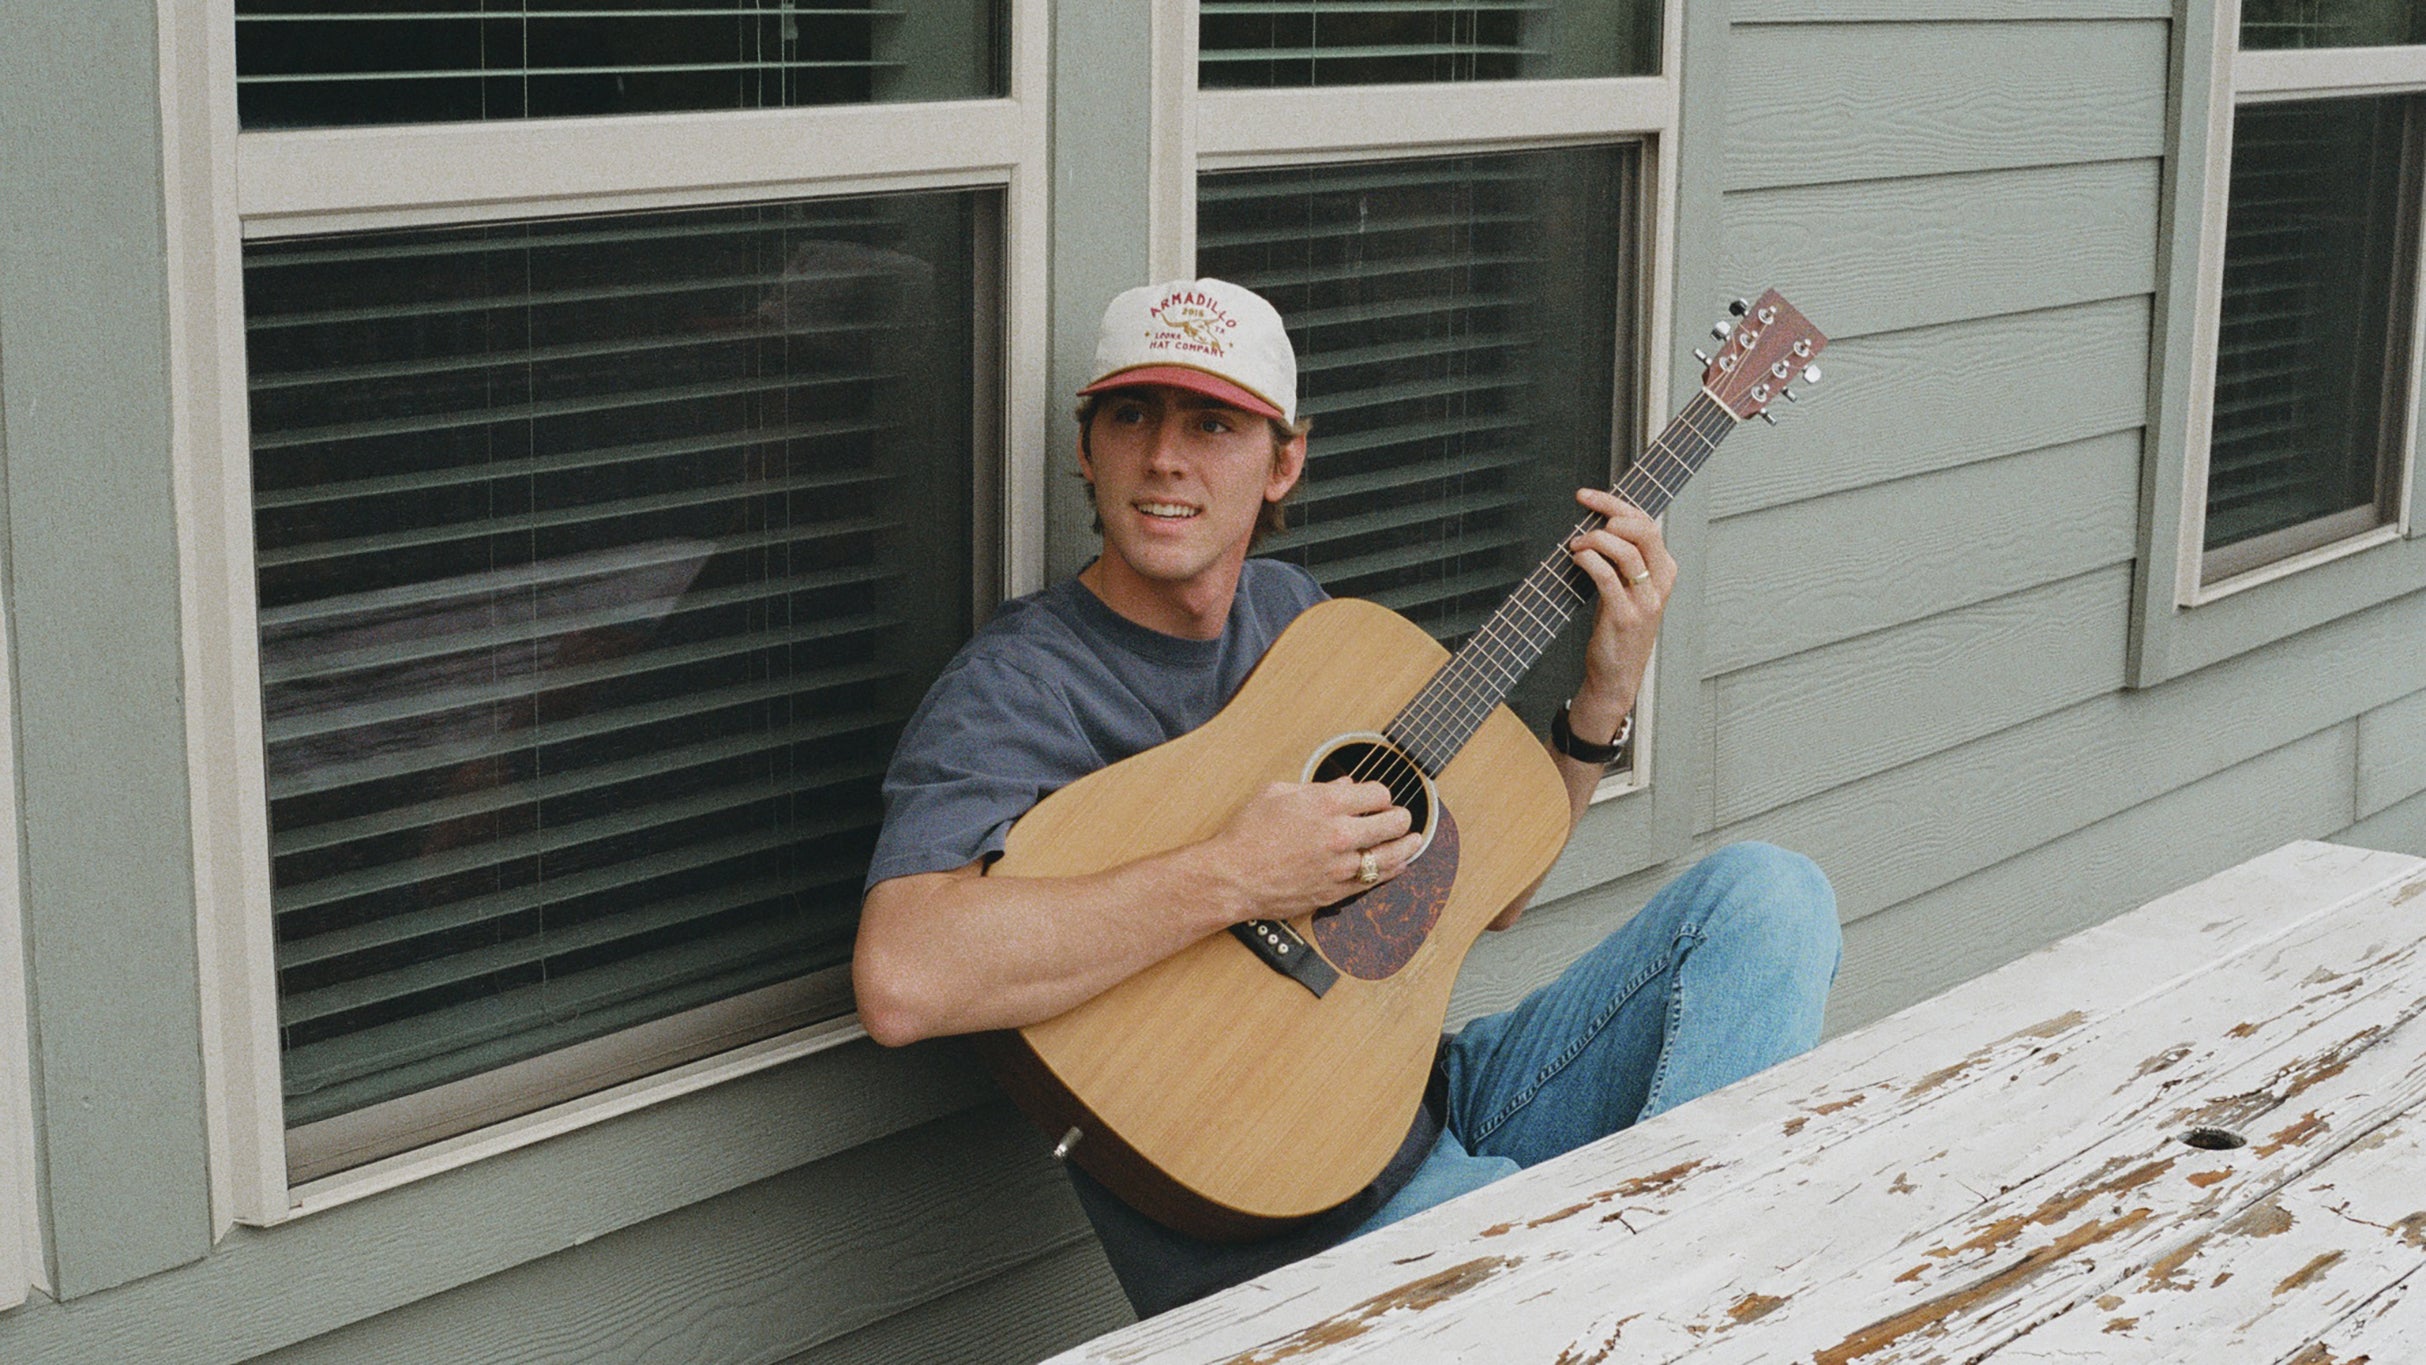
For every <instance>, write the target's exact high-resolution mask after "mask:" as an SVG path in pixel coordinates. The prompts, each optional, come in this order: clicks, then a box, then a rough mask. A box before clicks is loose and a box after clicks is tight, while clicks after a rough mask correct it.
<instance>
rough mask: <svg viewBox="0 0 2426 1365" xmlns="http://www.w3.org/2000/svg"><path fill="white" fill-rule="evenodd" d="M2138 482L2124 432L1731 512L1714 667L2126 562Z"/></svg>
mask: <svg viewBox="0 0 2426 1365" xmlns="http://www.w3.org/2000/svg"><path fill="white" fill-rule="evenodd" d="M1789 439H1791V438H1789ZM2139 483H2140V442H2139V433H2138V432H2136V431H2124V432H2116V433H2114V434H2113V435H2110V436H2099V437H2095V438H2093V439H2091V440H2087V441H2078V442H2074V443H2072V444H2069V445H2060V446H2055V447H2052V448H2050V449H2046V450H2032V451H2025V452H2024V453H2022V454H2019V455H2008V456H2005V457H2004V458H2002V459H1997V460H1987V461H1982V462H1980V463H1978V464H1971V465H1963V466H1960V467H1958V468H1954V469H1948V470H1942V471H1939V472H1937V473H1933V474H1923V475H1918V476H1916V477H1913V478H1909V479H1898V480H1895V481H1893V482H1889V483H1880V484H1872V485H1870V486H1869V487H1867V488H1859V489H1854V490H1852V491H1849V492H1845V493H1839V494H1836V495H1835V496H1832V497H1825V498H1819V499H1816V500H1814V501H1811V502H1805V503H1796V504H1794V505H1793V506H1790V507H1780V508H1772V509H1769V510H1766V511H1761V512H1754V513H1749V514H1747V515H1745V516H1740V517H1730V518H1728V519H1727V520H1725V521H1722V522H1719V523H1717V525H1716V526H1714V527H1713V528H1712V530H1711V548H1710V585H1709V588H1708V594H1709V600H1710V643H1709V646H1708V654H1707V658H1708V660H1709V666H1710V668H1711V669H1712V670H1713V671H1717V672H1726V671H1732V670H1735V669H1740V668H1744V667H1746V666H1748V665H1751V664H1757V663H1763V662H1766V661H1768V660H1770V659H1775V658H1779V657H1781V656H1783V655H1787V654H1792V653H1795V652H1797V651H1800V650H1805V649H1811V648H1815V647H1817V646H1820V645H1826V644H1833V643H1835V642H1837V641H1840V640H1846V639H1850V638H1852V637H1853V636H1856V635H1861V634H1866V633H1868V632H1870V631H1874V630H1879V629H1883V628H1885V627H1887V626H1894V625H1902V624H1904V623H1906V622H1909V621H1917V620H1920V619H1922V618H1924V617H1928V616H1934V615H1937V614H1939V613H1941V612H1946V611H1951V610H1953V609H1954V608H1957V607H1964V606H1969V605H1971V604H1973V603H1976V602H1985V601H1989V600H1992V599H1995V598H1999V597H2004V596H2007V595H2010V594H2012V593H2017V592H2020V591H2022V590H2023V589H2025V588H2035V587H2039V586H2041V585H2043V584H2047V583H2052V582H2054V581H2056V580H2058V579H2063V578H2071V577H2074V576H2076V575H2079V574H2083V573H2087V572H2089V571H2090V570H2092V569H2102V568H2105V567H2107V566H2109V565H2114V564H2122V563H2125V562H2127V561H2129V560H2130V558H2131V542H2132V536H2133V533H2134V532H2135V531H2136V530H2137V529H2138V527H2139V519H2138V518H2137V517H2136V516H2134V515H2133V513H2132V508H2133V506H2134V502H2133V500H2134V496H2135V495H2136V494H2137V492H2138V490H2139ZM2022 507H2027V508H2029V509H2030V515H2028V516H2016V515H2014V510H2015V509H2016V508H2022Z"/></svg>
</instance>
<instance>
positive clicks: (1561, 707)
mask: <svg viewBox="0 0 2426 1365" xmlns="http://www.w3.org/2000/svg"><path fill="white" fill-rule="evenodd" d="M1574 704H1575V699H1574V698H1572V697H1570V698H1568V699H1567V700H1565V701H1563V702H1560V703H1559V704H1558V714H1557V715H1554V716H1552V717H1550V747H1551V748H1553V749H1556V750H1558V751H1559V752H1560V753H1562V754H1565V755H1566V756H1567V757H1569V758H1572V759H1574V760H1575V761H1576V762H1578V763H1597V764H1599V765H1600V766H1602V767H1604V768H1606V767H1608V766H1609V765H1610V764H1612V763H1615V762H1616V761H1617V756H1618V755H1619V754H1622V753H1624V752H1625V751H1626V740H1627V738H1628V737H1629V736H1631V735H1632V734H1633V733H1634V713H1633V712H1632V711H1628V712H1627V713H1626V718H1625V719H1624V720H1622V721H1620V722H1618V726H1617V733H1616V734H1615V735H1613V736H1611V737H1610V740H1609V742H1608V743H1606V744H1593V743H1591V742H1589V741H1587V740H1581V739H1578V738H1576V737H1575V731H1574V730H1572V729H1570V728H1568V726H1567V708H1568V707H1570V706H1573V705H1574Z"/></svg>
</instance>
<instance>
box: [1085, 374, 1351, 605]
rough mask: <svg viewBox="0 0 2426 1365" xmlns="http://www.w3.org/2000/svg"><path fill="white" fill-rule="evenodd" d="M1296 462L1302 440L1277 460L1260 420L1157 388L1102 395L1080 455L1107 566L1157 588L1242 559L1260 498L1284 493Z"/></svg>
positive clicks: (1302, 456)
mask: <svg viewBox="0 0 2426 1365" xmlns="http://www.w3.org/2000/svg"><path fill="white" fill-rule="evenodd" d="M1304 463H1305V440H1304V438H1303V437H1300V438H1298V439H1296V440H1293V441H1290V442H1288V443H1287V444H1286V445H1285V446H1283V447H1282V449H1281V452H1280V454H1279V456H1278V457H1277V458H1276V457H1275V455H1274V451H1273V443H1272V425H1271V423H1270V422H1269V421H1268V420H1267V419H1265V418H1264V417H1262V416H1260V415H1258V414H1256V413H1251V412H1246V411H1242V410H1241V409H1238V408H1233V407H1229V406H1226V405H1225V404H1223V403H1221V402H1219V401H1218V400H1216V399H1212V398H1207V397H1205V396H1203V395H1201V394H1197V393H1191V392H1189V391H1188V390H1186V389H1175V388H1168V387H1165V386H1162V385H1142V386H1139V387H1137V388H1133V389H1114V390H1112V391H1111V392H1109V393H1106V394H1104V395H1102V397H1101V398H1100V399H1099V400H1098V401H1097V403H1096V406H1095V416H1094V420H1093V421H1092V422H1090V423H1089V424H1088V427H1087V439H1086V441H1085V442H1084V443H1083V446H1082V448H1081V450H1080V454H1079V464H1080V469H1081V471H1082V472H1083V473H1085V474H1086V476H1087V480H1088V482H1089V483H1092V484H1093V485H1094V486H1095V507H1096V511H1097V513H1098V515H1100V516H1101V517H1102V518H1103V528H1104V557H1105V559H1106V561H1107V566H1108V561H1111V560H1114V559H1117V560H1119V561H1120V563H1121V565H1122V566H1123V567H1125V568H1126V569H1128V570H1130V571H1133V572H1134V573H1136V574H1137V575H1138V576H1139V577H1141V578H1144V579H1148V580H1151V581H1154V582H1157V583H1166V584H1180V583H1187V582H1190V581H1192V580H1194V579H1196V578H1198V577H1200V576H1201V575H1203V574H1204V573H1205V572H1206V571H1207V570H1208V569H1212V568H1214V567H1216V566H1218V565H1222V564H1225V563H1228V564H1232V565H1234V564H1235V563H1236V562H1237V561H1238V560H1240V559H1243V558H1244V557H1245V555H1246V549H1247V542H1248V541H1249V540H1251V539H1252V538H1253V537H1254V534H1255V522H1256V518H1257V516H1258V515H1259V514H1260V513H1261V511H1262V510H1263V504H1264V502H1265V501H1266V500H1267V499H1278V498H1280V497H1282V496H1284V495H1286V494H1287V493H1288V491H1289V489H1290V488H1291V487H1292V486H1293V485H1294V484H1296V482H1297V476H1298V472H1299V471H1300V470H1301V469H1302V468H1303V467H1304Z"/></svg>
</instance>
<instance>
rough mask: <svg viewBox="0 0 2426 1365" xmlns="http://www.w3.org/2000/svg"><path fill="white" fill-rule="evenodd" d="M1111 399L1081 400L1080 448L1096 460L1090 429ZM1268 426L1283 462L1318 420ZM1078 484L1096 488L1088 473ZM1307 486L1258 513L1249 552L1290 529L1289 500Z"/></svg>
mask: <svg viewBox="0 0 2426 1365" xmlns="http://www.w3.org/2000/svg"><path fill="white" fill-rule="evenodd" d="M1109 396H1110V395H1109V394H1101V393H1090V394H1086V395H1084V396H1083V397H1081V398H1080V399H1079V400H1078V447H1079V449H1081V450H1084V451H1086V452H1087V457H1088V458H1089V459H1093V458H1094V454H1095V452H1094V451H1093V450H1092V449H1091V448H1089V447H1088V445H1087V429H1088V428H1089V427H1091V426H1093V425H1094V424H1095V414H1096V412H1097V410H1098V409H1100V408H1101V407H1102V405H1103V400H1104V399H1105V398H1107V397H1109ZM1264 423H1265V425H1267V426H1269V427H1270V428H1271V429H1272V458H1273V459H1274V460H1276V461H1277V460H1278V459H1280V452H1281V449H1282V448H1283V447H1285V446H1287V445H1288V444H1289V442H1291V441H1294V440H1296V439H1297V438H1298V437H1300V436H1303V435H1305V434H1306V433H1307V432H1310V431H1312V430H1314V419H1313V418H1311V417H1300V418H1298V419H1297V420H1296V421H1295V422H1284V421H1282V420H1280V419H1279V418H1277V417H1267V418H1265V419H1264ZM1078 481H1079V482H1080V483H1088V486H1089V487H1090V488H1092V487H1093V485H1092V484H1091V483H1089V481H1088V479H1087V476H1086V475H1085V474H1084V473H1081V474H1080V475H1079V476H1078ZM1304 483H1305V479H1303V478H1302V477H1301V478H1299V479H1298V481H1297V483H1296V484H1292V485H1290V488H1289V492H1288V493H1285V494H1283V495H1281V498H1280V500H1279V501H1277V502H1269V501H1268V502H1266V503H1265V504H1264V505H1263V510H1262V511H1260V512H1257V513H1256V514H1255V535H1254V536H1253V537H1252V538H1251V539H1249V540H1248V541H1247V548H1248V549H1250V550H1252V549H1254V548H1255V547H1256V546H1258V545H1261V544H1263V541H1264V537H1266V536H1268V535H1271V534H1272V533H1273V532H1275V531H1286V530H1288V529H1289V508H1288V502H1289V498H1290V497H1291V496H1292V495H1294V494H1295V493H1296V492H1297V489H1298V487H1299V485H1302V484H1304ZM1090 501H1092V499H1090ZM1095 534H1097V535H1102V534H1103V514H1102V513H1101V512H1097V513H1096V514H1095Z"/></svg>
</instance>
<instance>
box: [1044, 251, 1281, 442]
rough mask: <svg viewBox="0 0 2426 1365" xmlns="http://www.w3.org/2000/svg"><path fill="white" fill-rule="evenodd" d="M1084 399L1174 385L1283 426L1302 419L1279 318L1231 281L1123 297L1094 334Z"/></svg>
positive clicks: (1156, 287) (1173, 285)
mask: <svg viewBox="0 0 2426 1365" xmlns="http://www.w3.org/2000/svg"><path fill="white" fill-rule="evenodd" d="M1094 373H1095V378H1094V379H1092V380H1090V381H1089V382H1088V383H1087V386H1086V387H1085V388H1082V389H1080V390H1079V392H1080V393H1082V394H1089V393H1102V392H1103V391H1104V390H1106V389H1117V388H1123V387H1126V386H1128V385H1131V384H1167V385H1170V386H1171V387H1173V388H1180V389H1186V390H1188V391H1189V392H1191V393H1201V394H1203V395H1205V396H1206V397H1207V398H1213V399H1218V400H1220V401H1221V402H1224V403H1227V404H1230V405H1231V406H1232V407H1236V408H1239V409H1242V410H1244V411H1247V412H1252V413H1258V414H1260V415H1262V416H1265V417H1277V418H1279V419H1280V420H1281V421H1283V422H1295V421H1296V420H1297V352H1296V350H1295V349H1293V348H1292V347H1291V346H1290V345H1289V332H1288V329H1287V328H1285V327H1283V326H1282V325H1281V321H1280V313H1279V312H1278V311H1277V310H1276V309H1274V308H1273V307H1272V305H1271V304H1269V303H1266V302H1264V299H1263V296H1262V295H1260V294H1258V293H1256V292H1255V291H1254V290H1252V289H1248V288H1245V287H1243V286H1241V285H1235V284H1232V283H1230V282H1229V281H1228V280H1215V279H1203V280H1173V281H1171V282H1170V283H1168V284H1149V285H1142V286H1140V287H1138V288H1136V289H1131V290H1127V291H1125V292H1123V293H1122V294H1121V295H1120V297H1118V298H1116V299H1114V300H1112V302H1111V304H1110V306H1108V307H1106V308H1105V309H1104V312H1103V328H1102V330H1101V331H1099V332H1097V333H1096V335H1095V367H1094Z"/></svg>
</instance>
